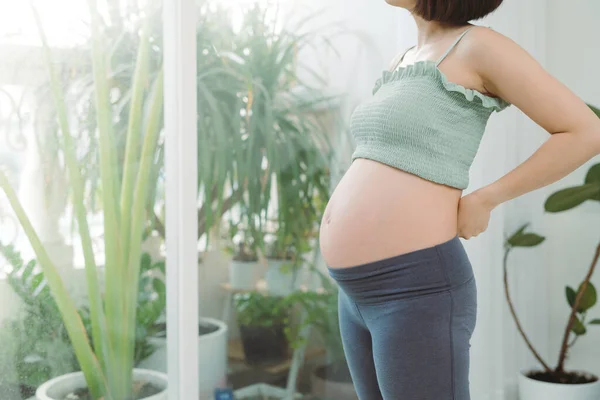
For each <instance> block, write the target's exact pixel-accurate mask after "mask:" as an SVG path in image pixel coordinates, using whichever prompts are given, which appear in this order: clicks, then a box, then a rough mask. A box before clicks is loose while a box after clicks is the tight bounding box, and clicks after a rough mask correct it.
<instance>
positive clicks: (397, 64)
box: [392, 46, 415, 72]
mask: <svg viewBox="0 0 600 400" xmlns="http://www.w3.org/2000/svg"><path fill="white" fill-rule="evenodd" d="M414 48H415V46H411V47H409V48H408V49H406V50H405V51H404V53H403V54H402V57H400V60H399V61H398V62H397V63H396V65H394V68H392V72H394V71H395V70H396V69H398V67H399V66H400V64H402V61H404V57H405V56H406V53H408V52H409V51H411V50H412V49H414Z"/></svg>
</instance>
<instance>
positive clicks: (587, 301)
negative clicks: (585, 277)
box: [566, 282, 597, 313]
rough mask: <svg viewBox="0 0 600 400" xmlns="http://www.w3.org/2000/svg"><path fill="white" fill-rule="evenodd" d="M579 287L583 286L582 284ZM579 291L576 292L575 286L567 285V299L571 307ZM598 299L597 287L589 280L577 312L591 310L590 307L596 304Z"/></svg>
mask: <svg viewBox="0 0 600 400" xmlns="http://www.w3.org/2000/svg"><path fill="white" fill-rule="evenodd" d="M579 288H581V286H579ZM578 291H579V289H578ZM577 293H578V292H575V290H574V289H573V288H571V287H569V286H567V287H566V295H567V301H568V302H569V306H570V307H571V308H572V307H573V304H575V297H576V296H577ZM596 301H597V293H596V288H595V287H594V285H593V284H592V282H589V283H588V285H587V287H586V288H585V292H584V293H583V296H582V297H581V301H580V302H579V306H578V307H577V312H580V313H582V312H585V311H587V310H589V309H590V308H592V307H593V306H595V305H596Z"/></svg>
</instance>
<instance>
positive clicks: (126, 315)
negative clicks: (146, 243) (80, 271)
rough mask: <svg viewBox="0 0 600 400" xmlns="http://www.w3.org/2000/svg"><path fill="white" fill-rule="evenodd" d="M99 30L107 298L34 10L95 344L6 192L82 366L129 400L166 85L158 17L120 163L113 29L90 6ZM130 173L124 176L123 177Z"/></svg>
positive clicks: (105, 393) (103, 392)
mask: <svg viewBox="0 0 600 400" xmlns="http://www.w3.org/2000/svg"><path fill="white" fill-rule="evenodd" d="M88 3H89V9H90V14H91V30H92V41H91V42H92V60H93V62H92V64H93V82H94V86H93V88H94V99H95V103H94V104H95V109H94V111H95V112H94V115H95V117H96V126H97V129H98V132H99V135H98V138H99V147H98V148H99V160H100V163H99V165H100V175H99V176H100V179H99V182H100V185H101V194H102V210H103V214H104V246H105V260H106V261H105V268H104V273H105V282H106V288H105V292H104V293H102V291H101V288H100V285H99V279H98V273H99V269H98V268H97V265H96V261H95V259H94V254H93V251H92V242H91V237H90V232H89V228H88V222H87V212H86V203H85V201H84V199H85V194H84V185H83V178H82V175H81V171H80V165H79V164H78V160H77V155H76V152H75V146H74V140H73V134H72V131H71V127H70V124H69V110H68V107H67V105H66V103H65V96H64V93H63V91H62V89H61V82H60V80H59V78H58V76H57V74H56V71H55V67H54V65H55V64H54V60H53V52H52V49H51V48H50V47H49V45H48V43H47V40H46V36H45V33H44V30H43V26H42V22H41V20H40V17H39V15H38V14H37V12H36V11H35V9H34V8H33V7H32V9H33V12H34V15H35V17H36V22H37V25H38V27H39V32H40V37H41V39H42V43H43V49H44V51H45V57H46V66H47V68H48V72H49V77H50V86H51V90H52V96H53V99H54V105H55V108H56V115H57V118H58V121H59V127H60V138H61V145H62V148H61V150H62V152H63V154H64V157H65V164H66V166H67V171H68V176H69V183H70V186H71V189H72V201H73V208H74V213H75V216H76V218H75V219H76V222H77V226H78V229H79V235H80V237H81V246H82V248H83V254H84V259H85V271H86V282H87V290H88V297H89V308H90V321H91V322H90V325H91V331H92V334H91V338H90V335H88V333H87V332H86V329H85V325H84V321H83V320H82V318H81V316H80V314H79V312H78V309H77V306H76V304H75V302H74V300H73V299H72V298H71V296H70V295H69V293H68V292H67V290H66V288H65V285H64V283H63V281H62V278H61V276H60V274H59V272H58V270H57V268H56V266H55V265H54V263H53V262H52V260H51V259H50V257H49V255H48V253H47V251H46V249H45V248H44V246H43V244H42V243H41V241H40V239H39V237H38V235H37V233H36V232H35V230H34V228H33V227H32V225H31V222H30V221H29V218H28V217H27V215H26V213H25V211H24V210H23V207H22V206H21V204H20V202H19V200H18V198H17V196H16V193H15V191H14V190H13V188H12V187H11V185H10V183H9V180H8V178H7V176H6V175H5V174H4V173H3V172H1V171H0V187H1V188H2V189H3V191H4V192H5V194H6V196H7V198H8V201H9V203H10V205H11V206H12V209H13V211H14V212H15V214H16V216H17V218H18V220H19V222H20V224H21V226H22V228H23V230H24V231H25V234H26V235H27V238H28V239H29V242H30V244H31V246H32V248H33V250H34V252H35V254H36V258H37V260H38V262H39V264H40V267H41V268H42V271H43V274H44V277H45V279H46V280H47V282H48V286H49V288H50V292H51V293H52V296H53V298H54V300H55V301H56V305H57V307H58V310H59V311H60V314H61V316H62V319H63V321H64V324H65V328H66V331H67V333H68V336H69V339H70V341H71V343H72V345H73V349H74V351H75V355H76V357H77V361H78V363H79V366H80V367H81V370H82V371H83V374H84V376H85V379H86V382H87V385H88V389H89V391H90V394H91V395H92V397H93V398H94V399H105V400H122V399H126V398H131V397H133V391H134V385H133V366H134V354H135V339H136V327H135V326H136V324H135V321H136V312H137V293H138V286H139V276H140V265H141V263H140V261H141V254H142V252H141V242H142V235H143V230H144V227H145V224H146V215H145V210H146V204H147V201H148V198H149V195H148V193H149V188H150V175H151V173H150V172H151V165H152V162H153V160H154V159H155V153H156V147H157V141H158V136H159V132H160V130H161V126H162V124H161V116H162V102H163V94H162V92H163V80H162V72H159V73H158V74H157V75H156V78H155V79H154V82H153V83H151V84H149V58H150V53H151V43H150V40H149V31H150V19H149V18H146V19H145V20H144V23H143V26H142V29H141V33H140V40H139V47H138V49H137V57H136V65H135V69H134V70H133V71H132V73H133V79H132V86H131V88H130V89H129V91H130V97H131V100H130V102H129V104H128V105H129V112H128V123H127V134H126V136H125V152H124V157H123V160H122V163H121V164H119V163H118V160H117V159H116V157H115V154H114V152H113V150H114V149H115V135H114V130H113V122H114V120H113V105H112V104H111V98H110V93H109V90H108V89H109V81H110V69H109V64H110V55H111V53H110V52H109V49H108V48H107V44H106V41H105V39H106V37H105V36H104V34H105V24H104V22H103V20H102V17H101V14H100V11H99V9H98V6H97V4H96V1H95V0H89V1H88ZM119 169H122V174H119V173H118V171H119Z"/></svg>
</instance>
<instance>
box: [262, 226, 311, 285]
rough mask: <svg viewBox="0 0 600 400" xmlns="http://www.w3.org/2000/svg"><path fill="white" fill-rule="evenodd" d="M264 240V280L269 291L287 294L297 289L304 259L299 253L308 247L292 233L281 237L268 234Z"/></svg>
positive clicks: (308, 248)
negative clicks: (265, 261)
mask: <svg viewBox="0 0 600 400" xmlns="http://www.w3.org/2000/svg"><path fill="white" fill-rule="evenodd" d="M271 237H272V238H271ZM269 239H270V240H269ZM265 242H266V243H265V258H266V259H267V265H268V269H267V273H266V275H265V280H266V282H267V288H268V290H269V293H271V294H272V295H276V296H287V295H289V294H291V293H292V292H293V291H294V290H296V289H298V285H299V283H300V279H299V275H300V270H301V268H302V264H303V261H304V260H303V259H302V258H301V257H299V254H302V253H304V252H306V251H307V250H310V247H309V246H307V245H306V244H305V242H304V241H301V240H300V238H297V237H293V236H292V235H286V236H283V237H282V235H279V234H269V235H266V238H265ZM302 247H304V248H302Z"/></svg>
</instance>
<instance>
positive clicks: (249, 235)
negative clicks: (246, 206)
mask: <svg viewBox="0 0 600 400" xmlns="http://www.w3.org/2000/svg"><path fill="white" fill-rule="evenodd" d="M249 219H250V217H248V220H249ZM256 232H257V230H255V229H252V228H247V225H243V224H241V223H240V224H233V223H231V224H230V228H229V235H230V244H229V246H227V247H226V248H225V250H226V252H228V253H229V254H230V255H231V261H230V262H229V284H230V285H231V288H232V289H246V290H249V289H254V288H255V287H256V283H257V281H258V279H259V278H260V270H259V268H260V266H259V262H258V252H257V248H258V246H257V243H256V239H257V237H258V235H257V234H256Z"/></svg>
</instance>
